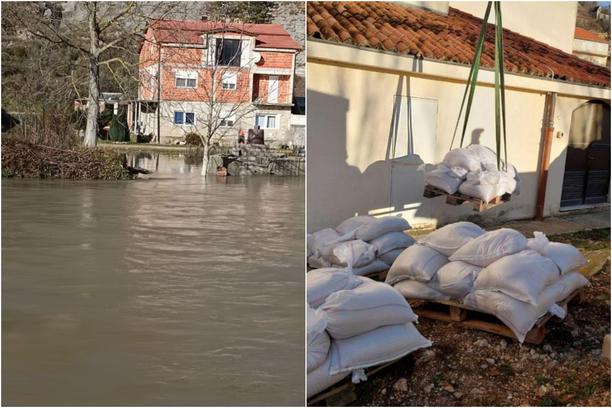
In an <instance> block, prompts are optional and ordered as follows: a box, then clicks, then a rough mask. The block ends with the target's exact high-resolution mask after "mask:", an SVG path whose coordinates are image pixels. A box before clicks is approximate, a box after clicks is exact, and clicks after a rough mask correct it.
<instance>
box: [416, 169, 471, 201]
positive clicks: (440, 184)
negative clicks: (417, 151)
mask: <svg viewBox="0 0 612 408" xmlns="http://www.w3.org/2000/svg"><path fill="white" fill-rule="evenodd" d="M419 168H421V166H419ZM424 173H425V184H428V185H431V186H434V187H437V188H439V189H441V190H443V191H445V192H446V193H448V194H453V193H455V192H457V189H458V188H459V185H460V184H461V183H462V182H463V180H465V175H466V170H465V169H463V168H461V167H453V169H452V170H451V169H449V168H448V167H446V166H445V165H444V164H439V165H437V166H435V167H434V168H433V169H429V170H425V171H424Z"/></svg>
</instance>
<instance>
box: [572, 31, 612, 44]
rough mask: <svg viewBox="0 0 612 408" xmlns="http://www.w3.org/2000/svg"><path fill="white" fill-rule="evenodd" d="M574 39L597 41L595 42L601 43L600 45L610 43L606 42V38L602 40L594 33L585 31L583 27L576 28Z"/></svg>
mask: <svg viewBox="0 0 612 408" xmlns="http://www.w3.org/2000/svg"><path fill="white" fill-rule="evenodd" d="M574 38H577V39H579V40H586V41H595V42H600V43H605V44H607V43H608V40H606V39H605V38H601V37H600V36H598V35H597V34H595V33H594V32H592V31H589V30H585V29H584V28H582V27H576V31H575V33H574Z"/></svg>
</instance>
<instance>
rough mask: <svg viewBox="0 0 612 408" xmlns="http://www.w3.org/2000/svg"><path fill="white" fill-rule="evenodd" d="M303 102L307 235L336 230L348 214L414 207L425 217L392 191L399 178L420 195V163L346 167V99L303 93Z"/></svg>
mask: <svg viewBox="0 0 612 408" xmlns="http://www.w3.org/2000/svg"><path fill="white" fill-rule="evenodd" d="M308 101H309V102H308V109H309V112H308V183H307V191H308V196H307V197H308V198H307V201H308V207H307V210H308V231H311V232H312V231H316V230H318V229H321V228H325V227H328V226H336V225H337V224H339V223H340V222H341V221H342V220H344V219H346V218H349V217H352V216H354V215H363V214H372V215H385V214H392V213H397V212H403V211H406V210H407V208H412V207H413V206H414V205H415V203H416V204H417V206H416V207H415V208H416V210H415V213H417V215H418V216H428V214H423V215H421V213H420V211H421V210H420V209H419V208H420V205H419V203H418V201H415V200H405V197H406V194H405V193H406V191H393V189H392V185H393V184H394V180H396V179H397V178H398V177H400V178H401V179H402V180H404V182H406V183H407V184H408V185H409V186H410V187H409V189H410V190H411V191H417V190H418V191H419V194H418V195H422V192H423V188H424V186H423V176H422V174H421V173H420V172H418V171H417V167H418V166H419V165H420V164H422V163H423V161H422V160H421V159H420V157H419V156H418V155H408V156H405V157H401V158H397V159H389V158H387V159H385V160H379V161H375V162H374V163H372V164H370V165H369V166H368V167H367V169H366V170H365V171H364V172H363V173H362V172H361V171H360V170H359V168H357V167H356V166H352V165H350V164H348V163H347V158H348V152H347V129H346V126H347V125H346V114H347V111H348V109H349V104H348V101H347V100H346V99H344V98H339V97H337V96H332V95H328V94H323V93H320V92H315V91H308ZM389 137H390V138H391V137H393V135H392V131H390V132H389ZM381 142H383V141H381ZM387 150H388V151H389V149H387ZM387 157H389V156H387Z"/></svg>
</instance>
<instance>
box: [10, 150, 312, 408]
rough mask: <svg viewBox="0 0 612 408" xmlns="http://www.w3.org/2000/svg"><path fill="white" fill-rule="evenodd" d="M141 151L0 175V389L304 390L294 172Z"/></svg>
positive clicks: (80, 399) (170, 400)
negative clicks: (110, 176)
mask: <svg viewBox="0 0 612 408" xmlns="http://www.w3.org/2000/svg"><path fill="white" fill-rule="evenodd" d="M143 160H146V162H143ZM151 165H155V166H157V168H158V170H159V172H158V173H155V174H152V175H151V178H150V179H148V180H135V181H128V182H66V181H50V180H42V181H41V180H3V186H2V216H3V224H2V238H3V239H2V295H3V296H2V329H3V331H2V358H3V364H2V393H3V395H2V396H3V398H2V402H3V403H4V404H55V405H57V404H70V405H74V404H85V405H87V404H102V405H104V404H129V405H133V404H140V405H143V404H148V405H168V404H173V405H187V404H190V405H206V404H219V405H231V404H234V405H235V404H251V405H279V404H282V405H298V404H299V405H301V404H303V395H304V391H303V390H304V357H303V356H304V341H303V339H304V317H303V316H304V312H303V307H304V306H303V305H304V286H303V285H304V281H303V256H302V255H303V236H304V204H303V203H304V197H303V192H304V181H303V179H301V178H293V177H282V178H281V177H278V178H275V177H250V178H232V177H228V178H216V177H209V178H207V179H206V181H203V179H202V177H200V176H199V172H200V169H199V168H197V166H194V165H188V164H185V161H184V160H183V158H181V157H169V156H165V155H153V156H151V158H145V159H142V160H141V161H139V166H141V167H146V168H151V167H150V166H151Z"/></svg>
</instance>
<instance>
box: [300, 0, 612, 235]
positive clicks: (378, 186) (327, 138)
mask: <svg viewBox="0 0 612 408" xmlns="http://www.w3.org/2000/svg"><path fill="white" fill-rule="evenodd" d="M432 4H433V6H434V7H435V9H430V8H429V7H430V6H431V5H432ZM485 4H486V3H484V2H483V3H469V4H467V5H462V4H461V3H453V2H451V3H450V4H449V3H448V2H433V3H432V2H393V3H391V2H389V3H387V2H356V3H353V2H308V16H307V31H308V61H307V70H308V71H307V77H308V84H307V85H308V92H307V98H308V119H307V120H308V122H307V133H308V194H307V201H308V230H309V231H316V230H318V229H320V228H324V227H329V226H335V225H337V224H338V223H339V222H341V221H342V220H344V219H346V218H348V217H350V216H353V215H356V214H359V215H362V214H370V215H394V214H400V215H402V216H404V217H405V218H406V219H408V221H409V222H410V223H411V224H413V226H415V227H435V226H436V225H439V224H446V223H448V222H453V221H457V220H460V219H466V218H468V217H470V216H472V215H473V214H474V213H473V211H472V207H471V206H467V205H464V206H449V205H447V204H445V201H444V199H442V198H434V199H427V198H424V197H423V188H424V181H423V175H422V174H421V173H420V172H418V171H417V167H418V166H419V165H420V164H421V163H436V162H440V161H441V160H442V158H443V157H444V155H445V153H446V152H447V151H448V150H449V149H450V148H451V140H452V137H453V131H454V128H455V123H456V121H457V117H458V114H459V108H460V104H461V99H462V96H463V92H464V90H465V83H466V80H467V78H468V73H469V70H470V65H471V62H472V59H473V53H474V51H473V50H474V45H475V43H476V41H477V38H478V32H479V30H480V27H481V25H482V19H480V18H478V17H476V16H474V15H472V14H469V13H468V12H465V11H462V9H465V10H468V11H470V12H474V13H476V11H475V10H484V5H485ZM537 7H539V8H542V7H544V8H546V10H547V12H548V15H550V19H551V20H554V21H555V22H559V21H561V22H563V23H564V25H567V27H565V26H564V25H562V26H561V27H559V26H558V27H557V28H556V30H554V33H551V30H549V28H550V27H549V23H547V21H548V19H547V18H546V17H545V16H543V15H542V13H543V12H546V10H544V9H542V10H540V9H537V10H536V8H537ZM502 10H503V12H504V27H511V28H512V30H517V31H518V32H517V31H511V30H510V29H505V30H504V55H505V71H506V109H507V134H508V160H509V162H511V163H512V164H514V165H515V166H516V168H517V170H518V173H519V177H520V194H518V195H516V194H515V195H513V197H512V199H511V200H510V201H509V202H508V203H505V204H503V205H499V206H497V207H495V208H493V209H490V210H487V211H486V212H483V213H480V215H481V216H483V217H490V218H493V217H494V218H496V219H499V220H511V219H521V218H530V217H534V216H535V214H536V205H537V193H538V187H539V186H538V183H539V168H540V164H541V161H542V156H543V152H544V151H545V150H546V147H545V146H544V139H545V138H544V128H545V127H546V126H547V125H548V124H549V123H547V122H549V121H550V120H551V119H552V126H553V128H554V132H553V137H552V142H551V143H550V145H549V148H550V165H549V170H548V180H547V183H546V185H545V192H546V195H545V200H544V201H543V214H544V215H545V216H551V215H555V214H558V213H559V212H561V211H564V210H567V209H573V208H582V207H588V206H591V205H601V204H602V203H603V204H604V205H605V204H606V203H609V186H610V71H609V69H607V68H605V67H601V66H597V65H595V64H592V63H590V62H588V61H585V60H582V59H580V58H578V57H576V56H574V55H571V51H572V50H571V48H572V41H573V37H574V30H575V18H576V5H575V3H563V2H547V3H503V4H502ZM479 15H482V14H479ZM534 19H536V20H538V21H542V20H546V21H543V22H542V24H541V25H540V26H541V27H540V26H537V24H531V23H530V22H531V21H532V20H534ZM534 21H535V20H534ZM538 30H541V32H542V36H541V38H544V39H545V40H546V42H547V43H545V42H541V41H540V40H539V38H540V35H539V34H538V33H539V32H540V31H538ZM493 35H494V26H493V25H492V24H489V27H488V31H487V37H486V38H487V40H486V43H485V47H484V51H483V57H482V68H481V71H480V74H479V77H478V87H477V89H476V93H475V98H474V103H473V107H472V112H471V115H470V121H469V124H468V131H467V135H466V138H467V142H468V144H469V143H478V144H482V145H485V146H488V147H491V148H493V149H494V148H495V116H494V73H493V62H494V57H493V53H494V46H493ZM551 35H554V36H553V37H551ZM551 43H552V44H554V46H553V45H549V44H551ZM560 48H562V49H560ZM547 101H549V103H548V105H547ZM551 103H552V104H553V106H552V108H554V115H553V117H552V118H547V117H546V112H547V111H548V112H550V111H551V110H550V109H549V108H550V107H551V106H550V104H551ZM453 147H458V143H457V140H455V144H454V146H453Z"/></svg>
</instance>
